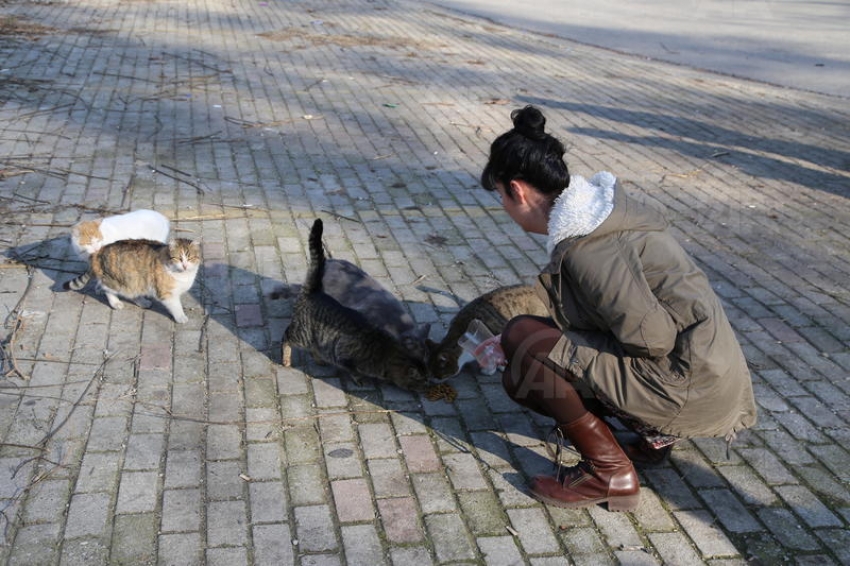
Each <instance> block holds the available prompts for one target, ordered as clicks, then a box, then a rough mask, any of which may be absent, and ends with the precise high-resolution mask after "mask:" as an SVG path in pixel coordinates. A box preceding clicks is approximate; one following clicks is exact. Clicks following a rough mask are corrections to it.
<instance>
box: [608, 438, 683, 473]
mask: <svg viewBox="0 0 850 566" xmlns="http://www.w3.org/2000/svg"><path fill="white" fill-rule="evenodd" d="M620 448H622V449H623V452H624V453H625V454H626V456H627V457H628V458H629V460H631V461H632V464H634V466H635V468H638V469H642V468H654V467H656V466H660V465H662V464H664V463H665V462H666V461H667V459H668V458H669V456H670V452H671V451H672V450H673V445H672V444H671V445H669V446H664V447H662V448H653V447H652V446H650V445H649V443H648V442H647V441H646V440H644V439H643V438H640V439H637V440H633V441H631V442H628V441H627V442H620Z"/></svg>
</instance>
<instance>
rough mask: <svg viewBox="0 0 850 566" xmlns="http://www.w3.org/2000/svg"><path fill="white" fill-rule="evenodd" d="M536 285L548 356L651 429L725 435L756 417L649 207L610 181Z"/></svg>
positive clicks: (699, 276) (726, 334) (705, 287)
mask: <svg viewBox="0 0 850 566" xmlns="http://www.w3.org/2000/svg"><path fill="white" fill-rule="evenodd" d="M539 283H540V285H539V286H538V291H539V294H540V296H541V299H543V300H544V302H546V303H547V305H548V308H549V312H550V313H551V315H552V317H553V318H554V320H555V322H556V323H557V324H558V326H559V327H560V328H561V330H562V331H563V332H564V336H563V337H562V338H561V340H560V341H559V342H558V344H557V345H556V347H555V348H554V349H553V350H552V352H551V354H550V359H551V360H552V361H554V362H556V363H558V364H559V365H561V366H562V367H565V368H566V369H569V370H570V371H572V372H573V373H574V374H576V375H578V376H580V377H582V378H583V379H584V380H586V382H587V383H589V384H590V385H591V387H592V388H593V389H594V391H595V392H596V393H597V394H599V393H601V394H602V396H604V397H607V398H608V399H609V400H611V401H612V402H613V403H614V404H615V405H616V406H617V407H619V408H620V409H621V410H623V411H625V412H626V413H628V414H630V415H633V416H635V417H637V418H638V419H640V420H641V421H643V422H644V423H646V424H648V425H650V426H652V427H655V428H657V429H658V431H659V432H660V433H663V434H669V435H675V436H679V437H682V438H692V437H701V436H724V437H728V438H731V437H734V433H735V432H737V431H739V430H741V429H745V428H749V427H751V426H753V425H754V424H755V421H756V406H755V402H754V399H753V388H752V381H751V378H750V374H749V370H748V369H747V364H746V361H745V360H744V356H743V353H742V351H741V347H740V345H739V344H738V341H737V339H736V337H735V334H734V332H733V330H732V327H731V326H730V324H729V321H728V319H727V317H726V314H725V313H724V311H723V307H722V306H721V304H720V301H719V299H718V298H717V296H716V295H715V293H714V291H713V289H712V288H711V285H710V284H709V281H708V278H707V277H706V275H705V274H704V273H703V271H702V270H700V269H699V268H698V267H697V265H696V264H695V263H694V262H693V260H692V259H691V258H690V257H689V255H688V254H687V253H686V252H685V250H684V249H682V247H681V246H680V245H679V244H678V243H677V242H676V240H675V239H674V238H673V237H672V235H671V234H670V233H669V232H668V231H667V223H666V221H665V220H664V219H663V217H662V216H661V214H660V213H659V212H657V211H656V210H654V209H653V208H651V207H648V206H645V205H642V204H640V203H638V202H637V201H635V200H633V199H631V198H630V197H628V196H627V195H626V194H625V193H624V192H623V191H622V190H621V189H620V188H619V187H616V188H615V193H614V208H613V211H612V212H611V213H610V215H608V216H607V218H606V219H605V220H604V221H603V222H602V223H601V224H600V225H599V226H598V227H596V228H595V229H594V230H593V231H592V232H591V233H589V234H588V235H585V236H580V237H574V238H568V239H566V240H564V241H561V242H559V243H558V244H557V245H556V246H555V248H554V250H553V252H552V256H551V262H550V263H549V265H548V266H547V267H546V268H545V269H544V270H543V272H542V273H541V275H540V276H539Z"/></svg>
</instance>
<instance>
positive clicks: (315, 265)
mask: <svg viewBox="0 0 850 566" xmlns="http://www.w3.org/2000/svg"><path fill="white" fill-rule="evenodd" d="M323 231H324V225H323V224H322V219H321V218H317V219H316V221H315V222H313V227H312V228H311V229H310V239H309V241H308V247H309V251H310V268H309V269H308V270H307V278H306V280H305V281H304V287H302V289H301V292H302V293H304V294H310V293H319V292H321V291H322V277H323V276H324V274H325V249H324V247H323V246H322V232H323Z"/></svg>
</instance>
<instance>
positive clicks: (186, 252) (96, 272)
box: [63, 238, 201, 324]
mask: <svg viewBox="0 0 850 566" xmlns="http://www.w3.org/2000/svg"><path fill="white" fill-rule="evenodd" d="M200 264H201V248H200V245H199V244H198V242H196V241H193V240H188V239H186V238H178V239H175V240H171V241H170V242H169V243H168V244H163V243H160V242H153V241H150V240H119V241H118V242H114V243H111V244H107V245H106V246H103V247H102V248H100V249H99V250H97V251H96V252H94V253H93V254H92V255H91V257H90V258H89V268H88V270H87V271H86V272H85V273H84V274H82V275H80V276H79V277H77V278H76V279H73V280H71V281H68V282H66V283H65V284H64V286H63V287H64V288H65V289H66V290H68V289H73V290H75V291H79V290H80V289H82V288H83V287H85V286H86V283H88V282H89V280H91V279H95V280H96V281H97V284H98V287H99V289H100V290H101V291H103V293H104V294H105V295H106V300H107V301H108V302H109V306H110V307H112V308H113V309H121V308H124V304H123V303H122V302H121V299H120V298H119V296H120V297H124V298H126V299H130V300H132V301H134V302H135V303H136V304H137V305H139V306H140V307H142V308H149V307H150V306H151V302H150V300H148V297H152V298H154V299H156V300H158V301H159V302H160V303H162V305H163V306H164V307H165V308H166V309H167V310H168V312H169V313H170V314H171V316H172V317H174V320H175V322H177V323H178V324H183V323H185V322H187V321H188V320H189V317H187V316H186V314H185V313H184V312H183V304H182V303H181V302H180V296H181V295H182V294H183V293H185V292H186V291H188V290H189V289H190V288H191V287H192V284H193V283H194V282H195V277H196V276H197V274H198V267H199V266H200Z"/></svg>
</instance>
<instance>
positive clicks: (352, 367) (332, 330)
mask: <svg viewBox="0 0 850 566" xmlns="http://www.w3.org/2000/svg"><path fill="white" fill-rule="evenodd" d="M323 228H324V227H323V224H322V220H321V219H316V221H315V222H314V223H313V227H312V229H311V230H310V238H309V251H310V267H309V269H308V271H307V277H306V279H305V282H304V285H302V287H301V291H300V293H299V296H298V298H297V300H296V301H295V304H294V305H293V307H292V320H291V322H290V324H289V326H288V327H287V328H286V331H285V332H284V335H283V340H282V343H281V362H282V363H283V365H284V366H290V365H292V347H293V346H294V347H296V348H302V349H305V350H309V351H310V353H311V354H312V356H313V358H314V359H315V360H316V361H318V362H323V363H329V364H332V365H334V366H336V367H338V368H340V369H342V370H344V371H347V372H348V373H349V374H350V375H351V376H352V377H353V378H354V379H355V380H358V379H359V378H360V377H371V378H377V379H382V380H388V381H391V382H392V383H394V384H395V385H397V386H399V387H401V388H403V389H409V390H414V391H421V390H424V389H425V388H426V386H427V370H426V368H425V361H424V359H421V358H417V357H416V356H414V355H412V354H411V353H410V352H409V351H408V350H407V349H406V348H405V347H404V345H403V344H402V343H401V341H400V340H398V339H397V338H396V337H394V336H393V335H391V334H390V333H389V332H387V331H386V330H384V329H383V328H380V327H378V326H375V325H374V324H371V323H370V322H369V320H368V319H367V318H366V317H365V316H364V315H363V313H361V312H358V311H357V310H354V309H352V308H349V307H346V306H344V305H342V304H341V303H340V302H339V301H337V300H336V299H334V298H333V297H331V296H330V295H329V294H327V293H326V292H325V291H324V289H323V284H322V281H323V275H324V271H325V263H326V258H325V253H324V249H323V247H322V231H323Z"/></svg>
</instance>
